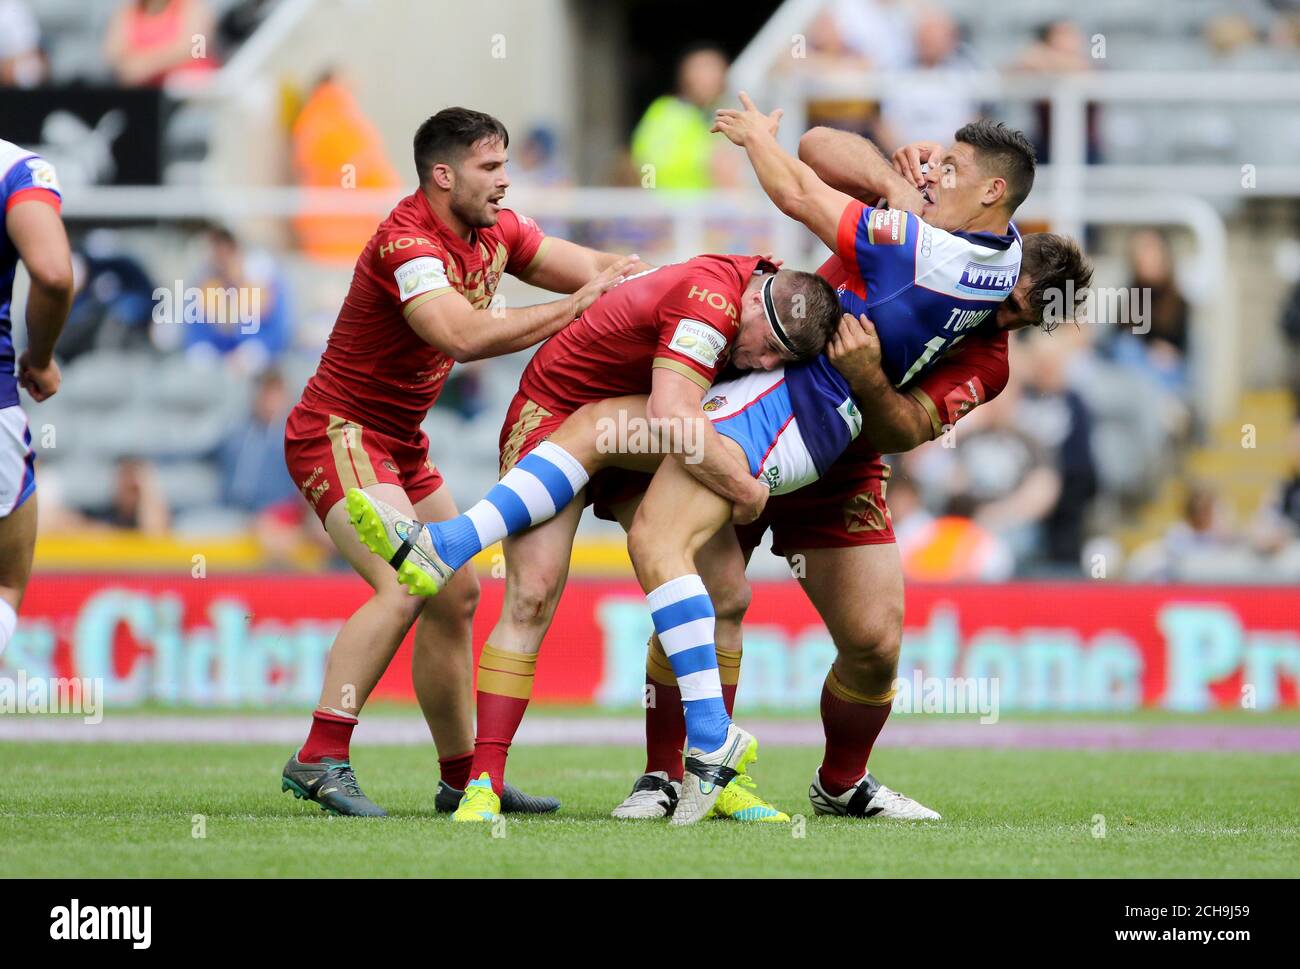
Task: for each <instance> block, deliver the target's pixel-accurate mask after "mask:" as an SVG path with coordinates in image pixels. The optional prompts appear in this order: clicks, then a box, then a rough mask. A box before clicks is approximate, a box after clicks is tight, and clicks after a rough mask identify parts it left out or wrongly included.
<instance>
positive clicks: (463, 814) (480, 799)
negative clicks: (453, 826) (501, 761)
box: [451, 771, 501, 821]
mask: <svg viewBox="0 0 1300 969" xmlns="http://www.w3.org/2000/svg"><path fill="white" fill-rule="evenodd" d="M500 813H501V798H499V797H497V793H496V791H494V790H492V778H490V777H488V775H487V771H484V772H483V773H482V774H480V775H479V776H478V780H474V781H470V782H469V783H468V784H466V785H465V796H464V797H462V798H461V799H460V807H458V808H456V813H455V814H453V815H452V816H451V819H452V820H453V821H491V820H492V819H493V818H495V817H496V816H497V815H498V814H500Z"/></svg>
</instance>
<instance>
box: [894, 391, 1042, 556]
mask: <svg viewBox="0 0 1300 969" xmlns="http://www.w3.org/2000/svg"><path fill="white" fill-rule="evenodd" d="M1016 380H1017V377H1016V371H1015V368H1014V367H1013V368H1012V377H1011V382H1010V383H1009V384H1008V385H1007V387H1006V389H1005V390H1003V392H1002V393H1001V394H1000V395H998V396H997V397H995V398H994V399H993V400H991V401H990V402H989V403H987V404H984V405H983V406H981V407H978V408H976V409H975V410H974V411H973V412H971V414H970V415H969V416H967V417H966V418H965V419H964V420H963V421H962V423H961V424H960V425H958V426H956V427H954V428H953V431H952V436H951V437H947V436H945V437H941V438H939V439H938V440H937V441H932V442H930V443H929V444H926V445H923V446H922V447H921V448H920V449H918V450H917V451H915V452H913V455H912V460H909V462H908V466H909V467H911V468H913V469H914V473H915V475H916V477H917V478H918V481H919V483H920V484H921V486H922V488H923V490H924V493H925V495H926V503H927V505H928V506H929V507H931V508H940V509H944V510H945V513H946V514H948V515H956V517H966V518H972V519H974V521H975V522H976V523H977V524H978V525H980V526H981V527H982V528H984V529H987V530H988V531H990V532H992V533H994V534H995V535H997V536H998V537H999V538H1000V539H1001V540H1002V541H1004V542H1006V543H1007V545H1008V546H1009V547H1010V548H1011V549H1012V551H1013V552H1014V554H1015V557H1016V560H1017V562H1018V563H1025V562H1029V561H1032V560H1034V559H1036V558H1038V557H1040V556H1041V554H1042V553H1041V550H1042V549H1043V547H1044V536H1043V531H1044V523H1045V522H1046V520H1047V518H1048V516H1049V515H1050V514H1051V513H1052V510H1053V509H1054V508H1056V505H1057V502H1058V501H1059V500H1060V496H1061V475H1060V472H1059V471H1058V470H1057V469H1056V467H1055V465H1054V464H1053V463H1052V460H1051V455H1050V453H1049V452H1048V450H1047V449H1046V448H1045V447H1043V446H1042V445H1041V444H1040V443H1039V442H1038V441H1037V440H1036V439H1035V438H1034V437H1032V436H1031V435H1029V434H1027V433H1025V432H1024V431H1023V430H1022V429H1021V428H1020V427H1019V425H1018V421H1017V416H1016V415H1017V412H1018V409H1019V403H1020V396H1021V394H1020V387H1019V385H1018V384H1017V383H1016Z"/></svg>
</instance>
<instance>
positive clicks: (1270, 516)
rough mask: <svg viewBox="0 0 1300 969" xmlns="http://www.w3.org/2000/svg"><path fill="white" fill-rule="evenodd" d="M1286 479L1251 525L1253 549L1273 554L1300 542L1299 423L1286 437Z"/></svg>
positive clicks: (1295, 424)
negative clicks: (1253, 540)
mask: <svg viewBox="0 0 1300 969" xmlns="http://www.w3.org/2000/svg"><path fill="white" fill-rule="evenodd" d="M1287 460H1288V463H1289V467H1288V468H1287V473H1286V476H1285V477H1284V478H1283V479H1282V480H1281V481H1280V482H1278V484H1277V485H1276V486H1275V487H1274V488H1273V489H1272V491H1271V493H1270V494H1269V495H1268V496H1267V497H1266V498H1265V499H1264V504H1263V506H1262V507H1261V508H1260V511H1259V514H1258V515H1257V516H1256V520H1255V523H1254V529H1253V531H1254V535H1255V546H1256V548H1258V549H1259V550H1260V551H1261V552H1264V553H1266V554H1273V553H1276V552H1278V551H1280V550H1281V549H1282V548H1284V547H1285V546H1287V545H1289V544H1292V543H1295V542H1297V541H1300V421H1297V422H1295V423H1294V424H1293V425H1292V426H1291V433H1290V434H1289V435H1288V437H1287Z"/></svg>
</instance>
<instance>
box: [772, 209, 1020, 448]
mask: <svg viewBox="0 0 1300 969" xmlns="http://www.w3.org/2000/svg"><path fill="white" fill-rule="evenodd" d="M1009 228H1010V230H1011V231H1010V232H1009V233H1008V234H1007V235H1005V236H1000V235H995V234H993V233H991V232H970V233H967V232H945V231H944V230H943V229H936V228H935V227H934V226H931V225H927V224H926V223H924V222H922V221H921V220H920V219H919V218H917V217H916V216H915V215H913V214H911V213H910V212H902V211H897V210H893V209H873V208H870V207H868V206H866V205H863V204H862V203H861V202H857V201H855V202H852V203H850V204H849V205H848V206H847V207H846V208H845V210H844V215H843V216H842V217H841V218H840V229H839V235H838V239H837V242H838V246H837V250H838V251H837V253H836V255H837V256H838V261H839V263H840V264H841V265H842V268H841V267H840V266H836V265H835V260H831V262H830V263H828V264H827V265H826V266H823V267H822V269H821V270H820V274H821V275H823V276H825V277H826V278H827V279H829V281H830V282H831V284H832V285H833V286H836V287H837V292H838V293H839V297H840V306H841V308H842V309H843V310H844V312H846V313H852V314H853V315H854V316H859V315H862V314H866V315H867V317H868V318H870V320H871V321H872V323H874V324H875V327H876V333H877V334H878V335H879V337H880V350H881V365H882V366H883V368H884V371H885V374H886V375H887V376H888V377H889V379H890V381H891V382H893V384H894V386H896V387H901V386H904V385H905V384H908V383H910V382H911V381H913V380H915V379H916V377H917V376H919V375H920V374H922V373H924V372H925V371H926V370H927V369H929V367H930V366H932V365H933V364H934V363H935V362H936V361H937V360H938V359H939V357H940V356H942V355H943V354H944V353H945V352H947V351H948V350H950V349H952V347H953V346H955V345H956V344H957V343H959V342H960V341H961V340H962V339H964V338H965V337H967V336H969V335H970V334H971V333H974V332H977V331H980V330H987V328H990V327H992V326H993V325H994V317H995V315H996V313H997V308H998V304H1000V303H1001V302H1002V301H1003V300H1005V299H1006V298H1007V297H1008V296H1010V295H1011V291H1012V290H1013V289H1014V288H1015V285H1016V279H1017V278H1018V277H1019V275H1020V233H1019V232H1018V231H1017V230H1016V227H1015V226H1014V225H1012V226H1010V227H1009ZM786 384H787V387H788V390H789V394H790V400H791V403H792V404H793V408H794V413H795V414H797V415H798V417H799V423H800V425H801V427H802V429H803V437H804V440H805V442H806V443H807V446H808V449H809V451H810V452H811V454H812V459H813V461H814V463H815V464H816V465H817V467H818V469H819V471H820V472H821V473H825V470H826V469H827V468H829V467H830V465H831V464H832V463H833V462H834V461H835V459H836V458H838V457H839V456H840V454H842V453H843V452H844V449H845V448H846V447H848V445H849V442H850V441H852V440H853V438H855V437H857V435H858V432H859V431H861V430H862V415H861V413H860V412H859V411H858V409H857V405H856V403H855V401H854V400H853V394H852V392H851V391H850V390H849V385H848V381H846V380H845V379H844V378H843V377H842V376H841V375H840V372H839V371H838V370H836V369H835V368H834V367H833V366H831V363H830V361H829V360H828V359H827V358H826V357H825V356H824V355H823V356H818V357H816V358H815V359H813V360H810V361H807V362H805V363H800V364H792V365H790V366H788V367H787V368H786Z"/></svg>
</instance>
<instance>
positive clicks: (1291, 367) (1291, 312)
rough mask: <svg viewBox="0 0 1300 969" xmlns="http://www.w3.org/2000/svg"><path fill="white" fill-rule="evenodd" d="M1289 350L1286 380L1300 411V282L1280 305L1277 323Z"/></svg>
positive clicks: (1297, 282)
mask: <svg viewBox="0 0 1300 969" xmlns="http://www.w3.org/2000/svg"><path fill="white" fill-rule="evenodd" d="M1278 325H1279V327H1280V328H1281V330H1282V336H1283V338H1285V340H1286V342H1287V346H1288V349H1289V350H1290V359H1289V360H1288V361H1287V380H1288V382H1289V383H1290V384H1291V395H1292V397H1294V398H1295V402H1296V406H1297V409H1300V280H1297V281H1296V284H1295V285H1294V286H1293V287H1292V288H1291V294H1290V295H1289V296H1288V297H1287V298H1286V302H1284V303H1283V304H1282V317H1281V320H1280V321H1279V323H1278Z"/></svg>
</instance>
